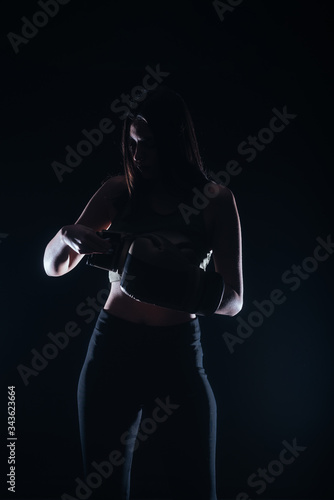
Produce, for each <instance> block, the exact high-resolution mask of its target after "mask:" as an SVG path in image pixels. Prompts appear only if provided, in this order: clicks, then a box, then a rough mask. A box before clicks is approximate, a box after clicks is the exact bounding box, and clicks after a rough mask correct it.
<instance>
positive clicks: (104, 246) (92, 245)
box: [61, 224, 111, 255]
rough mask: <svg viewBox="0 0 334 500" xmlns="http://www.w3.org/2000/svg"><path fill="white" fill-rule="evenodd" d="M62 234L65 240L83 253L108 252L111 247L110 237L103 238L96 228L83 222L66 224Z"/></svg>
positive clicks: (77, 251) (75, 249)
mask: <svg viewBox="0 0 334 500" xmlns="http://www.w3.org/2000/svg"><path fill="white" fill-rule="evenodd" d="M61 234H62V240H63V242H64V243H65V244H66V245H68V246H69V247H70V248H72V250H74V251H75V252H76V253H78V254H81V255H85V254H91V253H106V252H108V251H109V250H110V248H111V241H110V240H109V239H105V238H101V236H98V234H97V233H96V231H94V229H91V228H90V227H87V226H83V225H81V224H72V225H70V226H64V227H63V228H62V229H61Z"/></svg>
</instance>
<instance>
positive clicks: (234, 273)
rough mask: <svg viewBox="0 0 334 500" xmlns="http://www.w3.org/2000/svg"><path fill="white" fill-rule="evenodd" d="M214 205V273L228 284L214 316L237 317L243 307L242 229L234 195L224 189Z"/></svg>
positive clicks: (213, 201)
mask: <svg viewBox="0 0 334 500" xmlns="http://www.w3.org/2000/svg"><path fill="white" fill-rule="evenodd" d="M211 203H212V208H213V211H212V222H213V224H212V231H213V234H212V250H213V261H214V265H215V270H216V272H217V273H219V274H221V276H222V277H223V278H224V282H225V290H224V295H223V297H222V300H221V303H220V305H219V307H218V309H217V310H216V312H215V314H223V315H226V316H235V315H236V314H238V312H239V311H241V309H242V305H243V277H242V247H241V227H240V219H239V214H238V209H237V205H236V202H235V199H234V196H233V194H232V192H231V191H230V190H229V189H228V188H226V187H225V186H220V187H219V193H218V195H217V197H216V198H214V199H212V200H211Z"/></svg>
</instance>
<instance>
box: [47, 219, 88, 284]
mask: <svg viewBox="0 0 334 500" xmlns="http://www.w3.org/2000/svg"><path fill="white" fill-rule="evenodd" d="M82 257H83V256H82V255H79V254H76V253H75V252H74V251H73V250H72V249H71V248H70V247H69V246H68V245H67V244H66V243H65V242H64V240H63V228H62V229H60V230H59V231H58V233H57V234H56V235H55V236H54V238H52V240H51V241H50V242H49V243H48V245H47V246H46V248H45V252H44V259H43V265H44V270H45V272H46V274H47V275H48V276H53V277H56V276H63V275H64V274H66V273H68V272H69V271H70V270H71V269H72V268H73V267H74V266H75V265H76V264H77V263H78V261H79V260H81V258H82Z"/></svg>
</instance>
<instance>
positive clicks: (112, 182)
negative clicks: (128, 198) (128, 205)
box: [76, 175, 127, 230]
mask: <svg viewBox="0 0 334 500" xmlns="http://www.w3.org/2000/svg"><path fill="white" fill-rule="evenodd" d="M126 190H127V186H126V181H125V177H124V175H117V176H113V177H110V178H109V179H108V180H107V181H105V182H104V183H103V184H102V186H101V187H100V188H99V189H98V190H97V191H96V192H95V194H94V195H93V196H92V197H91V199H90V200H89V202H88V203H87V205H86V207H85V209H84V210H83V212H82V213H81V215H80V217H79V219H78V220H77V222H76V223H77V224H83V225H86V226H88V227H92V228H94V229H96V230H101V229H106V228H108V227H109V226H110V224H111V222H112V220H113V218H114V217H115V214H116V212H117V201H118V200H119V199H120V197H121V196H122V195H124V194H125V193H126Z"/></svg>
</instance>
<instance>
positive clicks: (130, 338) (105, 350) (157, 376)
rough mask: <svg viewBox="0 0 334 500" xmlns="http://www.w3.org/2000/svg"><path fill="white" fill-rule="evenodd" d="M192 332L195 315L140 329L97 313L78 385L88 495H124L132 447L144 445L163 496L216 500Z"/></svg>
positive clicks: (118, 498)
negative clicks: (153, 457)
mask: <svg viewBox="0 0 334 500" xmlns="http://www.w3.org/2000/svg"><path fill="white" fill-rule="evenodd" d="M200 337H201V331H200V326H199V322H198V319H197V318H196V319H194V320H192V321H190V322H187V323H183V324H180V325H175V326H174V325H173V326H148V325H144V324H137V323H133V322H129V321H125V320H123V319H121V318H118V317H115V316H112V315H110V314H109V313H107V312H106V311H104V310H102V311H101V312H100V315H99V317H98V320H97V323H96V327H95V329H94V332H93V334H92V337H91V340H90V343H89V347H88V352H87V356H86V359H85V362H84V365H83V368H82V371H81V375H80V380H79V386H78V407H79V423H80V435H81V443H82V451H83V461H84V468H85V470H84V474H85V476H86V479H84V477H83V478H82V479H83V481H84V482H85V481H86V482H85V484H88V486H89V487H90V490H91V493H90V496H89V498H90V499H97V498H99V499H102V498H103V499H104V500H108V499H110V500H128V499H129V498H130V472H131V464H132V459H133V456H134V463H135V460H136V458H135V456H136V452H135V451H134V450H136V449H137V447H139V446H144V444H143V443H144V442H149V443H150V444H151V445H152V444H153V443H154V449H155V450H158V453H159V457H160V459H161V463H162V464H164V472H163V473H164V474H165V475H166V476H167V477H168V483H169V489H170V491H169V492H168V494H169V496H170V497H172V498H173V499H178V500H180V499H182V500H188V499H189V500H190V499H191V500H216V498H217V497H216V492H215V446H216V402H215V398H214V395H213V392H212V389H211V386H210V384H209V382H208V379H207V375H206V373H205V370H204V368H203V363H202V359H203V352H202V347H201V340H200ZM141 419H142V420H141ZM138 431H139V434H137V433H138ZM136 438H137V439H136ZM153 440H154V441H153ZM111 461H114V462H113V463H114V464H116V465H112V464H111ZM108 464H109V465H108ZM110 464H111V465H110ZM92 473H93V474H92ZM103 474H104V476H105V477H104V478H102V475H103ZM94 484H95V485H96V487H95V486H94ZM83 488H84V487H83Z"/></svg>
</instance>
